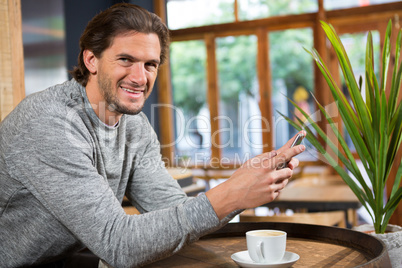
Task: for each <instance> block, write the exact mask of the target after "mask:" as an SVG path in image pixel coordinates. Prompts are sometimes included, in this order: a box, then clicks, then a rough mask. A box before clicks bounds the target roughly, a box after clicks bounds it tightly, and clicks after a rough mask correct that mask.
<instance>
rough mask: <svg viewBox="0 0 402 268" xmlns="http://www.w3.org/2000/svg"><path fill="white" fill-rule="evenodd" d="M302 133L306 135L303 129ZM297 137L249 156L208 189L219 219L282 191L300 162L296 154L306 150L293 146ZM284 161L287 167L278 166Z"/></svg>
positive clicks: (262, 201)
mask: <svg viewBox="0 0 402 268" xmlns="http://www.w3.org/2000/svg"><path fill="white" fill-rule="evenodd" d="M300 133H303V134H304V135H306V133H305V132H304V131H302V132H300ZM294 138H295V137H293V138H292V139H290V140H289V141H288V142H287V143H286V144H285V145H284V146H282V147H281V148H280V149H278V150H277V151H272V152H268V153H264V154H261V155H258V156H256V157H254V158H252V159H250V160H248V161H247V162H245V163H244V164H243V165H242V166H241V167H240V168H239V169H238V170H236V172H235V173H233V175H232V176H231V177H230V178H229V179H228V180H227V181H225V182H224V183H221V184H219V185H218V186H216V187H214V188H212V189H211V190H209V191H208V192H207V193H206V196H207V197H208V199H209V201H210V202H211V205H212V207H213V208H214V210H215V212H216V215H217V216H218V218H219V219H223V218H224V217H226V216H227V215H228V214H229V213H230V212H232V211H234V210H237V209H246V208H254V207H258V206H261V205H263V204H266V203H269V202H271V201H273V200H274V199H275V198H276V197H277V196H278V195H279V192H280V191H281V190H282V189H283V188H285V186H286V184H287V183H288V181H289V178H290V177H291V176H292V174H293V169H294V168H296V167H297V166H298V165H299V161H298V160H297V159H296V158H293V157H294V156H296V155H298V154H300V153H301V152H303V151H304V150H305V146H304V145H297V146H295V147H293V148H290V145H291V144H292V141H293V139H294ZM285 161H286V162H288V161H289V164H288V166H287V168H283V169H279V170H277V167H278V166H279V165H281V164H282V163H283V162H285Z"/></svg>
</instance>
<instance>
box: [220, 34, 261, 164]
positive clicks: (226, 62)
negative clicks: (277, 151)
mask: <svg viewBox="0 0 402 268" xmlns="http://www.w3.org/2000/svg"><path fill="white" fill-rule="evenodd" d="M216 43H217V49H216V53H217V64H218V72H219V74H218V75H219V93H220V98H219V100H220V101H219V115H220V116H219V123H220V130H219V132H220V145H219V147H220V148H221V149H222V157H225V158H227V159H228V160H232V161H234V162H237V163H238V162H244V161H243V159H242V158H244V159H248V158H249V157H250V156H254V155H257V154H260V153H262V146H263V144H262V139H261V138H262V136H261V113H260V110H259V108H258V103H259V89H258V82H257V75H256V74H257V70H256V58H257V50H256V49H257V38H256V36H254V35H250V36H236V37H234V36H229V37H222V38H217V39H216Z"/></svg>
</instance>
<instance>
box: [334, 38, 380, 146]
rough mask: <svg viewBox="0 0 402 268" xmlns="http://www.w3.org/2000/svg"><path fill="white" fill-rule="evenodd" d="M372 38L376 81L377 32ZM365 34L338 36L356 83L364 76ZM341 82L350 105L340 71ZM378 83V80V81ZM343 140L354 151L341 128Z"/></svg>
mask: <svg viewBox="0 0 402 268" xmlns="http://www.w3.org/2000/svg"><path fill="white" fill-rule="evenodd" d="M371 33H372V36H373V47H374V72H375V73H376V77H377V79H380V73H379V68H380V67H379V62H380V34H379V32H378V31H372V32H371ZM367 34H368V33H367V32H365V33H354V34H343V35H341V36H340V39H341V41H342V44H343V46H344V47H345V50H346V53H347V54H348V56H349V60H350V64H351V65H352V68H353V73H354V74H355V78H356V81H359V78H360V77H364V75H365V57H366V49H365V48H366V43H367ZM339 72H340V74H341V81H342V90H343V92H344V93H345V94H346V96H347V97H348V99H349V101H350V103H352V101H351V99H350V95H349V93H348V89H347V87H346V84H345V80H344V78H343V75H342V70H341V69H340V71H339ZM362 81H363V83H362V88H365V82H366V81H365V79H362ZM378 81H380V80H378ZM362 94H363V97H364V95H365V91H364V90H363V91H362ZM343 130H344V135H345V140H346V142H347V144H348V146H349V148H350V150H351V151H352V152H353V151H356V149H355V146H354V145H353V143H352V140H351V139H350V136H349V134H348V133H347V130H346V128H345V127H343Z"/></svg>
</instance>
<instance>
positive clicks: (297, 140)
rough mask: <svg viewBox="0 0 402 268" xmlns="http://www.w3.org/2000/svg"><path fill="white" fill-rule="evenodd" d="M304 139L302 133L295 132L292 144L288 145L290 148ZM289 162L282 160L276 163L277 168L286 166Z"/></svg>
mask: <svg viewBox="0 0 402 268" xmlns="http://www.w3.org/2000/svg"><path fill="white" fill-rule="evenodd" d="M303 139H304V135H302V134H297V136H296V138H295V139H294V140H293V142H292V145H290V148H292V147H294V146H296V145H299V144H301V142H302V140H303ZM288 164H289V162H284V163H281V164H279V165H278V167H277V169H282V168H285V167H287V166H288Z"/></svg>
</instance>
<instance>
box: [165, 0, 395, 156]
mask: <svg viewBox="0 0 402 268" xmlns="http://www.w3.org/2000/svg"><path fill="white" fill-rule="evenodd" d="M384 1H385V0H384ZM384 1H382V2H381V3H383V2H384ZM174 2H177V3H175V4H177V6H175V5H174ZM196 2H197V1H192V0H188V1H186V0H182V1H177V0H176V1H174V0H169V1H168V22H169V27H170V28H171V33H172V54H171V65H172V72H171V75H172V77H171V79H172V84H173V89H172V90H173V95H174V101H175V102H174V105H175V106H176V107H175V109H177V110H180V111H182V113H183V114H184V116H183V118H184V119H183V120H182V119H177V115H176V125H177V129H176V131H177V133H176V137H179V136H180V135H179V134H180V133H184V136H185V137H187V138H188V141H187V142H184V143H180V141H179V142H178V143H177V145H176V153H177V154H179V155H181V156H185V155H187V156H191V157H194V156H195V155H196V154H198V153H200V154H201V155H202V158H203V159H204V160H205V161H204V162H205V163H207V162H208V161H209V160H210V159H211V158H215V157H216V158H219V159H221V160H224V161H225V162H227V161H228V160H229V161H231V162H235V163H238V162H239V161H240V162H244V161H245V160H247V159H248V158H250V157H252V156H254V155H256V154H259V153H261V152H266V151H270V150H271V149H273V148H279V147H281V146H282V145H283V144H284V143H285V142H286V141H287V140H288V139H290V138H291V137H292V136H293V135H294V134H295V130H294V129H293V127H292V126H290V125H289V124H288V123H287V122H285V120H284V119H282V117H280V116H279V115H278V113H277V111H279V112H281V113H283V114H285V115H288V116H290V117H292V113H293V112H295V111H294V110H293V109H292V108H291V107H292V106H291V105H289V102H288V101H287V97H288V98H290V99H292V100H295V101H297V102H299V104H300V103H302V106H303V107H304V108H305V111H308V112H310V113H313V114H314V113H315V112H316V111H317V108H316V105H315V102H314V101H313V98H312V97H311V95H310V92H311V93H313V94H314V95H315V96H316V98H317V99H318V101H319V102H320V103H321V104H322V105H323V106H324V107H326V106H327V105H331V104H332V101H331V99H332V97H331V93H330V91H329V89H328V88H325V86H326V82H325V79H324V77H323V76H322V75H321V73H320V72H319V70H318V69H317V68H316V67H315V63H314V62H313V60H312V58H311V55H310V54H309V53H307V51H305V49H306V50H311V49H312V48H313V47H314V48H316V49H317V50H318V51H319V53H320V55H321V56H323V57H324V58H326V59H327V60H326V61H327V66H329V68H330V69H331V70H332V71H331V73H332V74H334V72H333V71H334V70H337V68H339V67H338V65H337V62H336V59H335V58H334V57H333V54H331V53H332V52H331V50H330V47H329V42H328V41H327V40H325V39H321V38H317V37H319V36H318V34H317V33H318V32H321V27H320V26H319V24H318V23H317V14H315V13H317V12H319V14H320V16H321V15H323V17H324V18H327V21H328V22H329V23H330V24H332V25H333V26H334V27H335V29H336V31H337V32H338V34H340V35H341V37H342V40H343V42H344V43H345V46H347V48H346V49H347V50H348V52H349V50H350V51H351V52H349V53H350V54H351V61H352V65H353V66H355V65H356V67H354V69H355V72H356V75H359V72H360V71H359V68H360V67H359V66H364V63H363V65H362V63H361V59H364V54H362V53H364V51H365V49H364V47H361V46H362V44H365V43H366V41H365V34H360V33H361V32H364V31H368V30H371V31H373V30H374V31H377V32H376V33H375V34H374V43H375V44H376V46H377V48H378V52H376V56H375V57H376V58H377V59H379V57H380V55H379V46H380V42H381V40H380V37H382V36H383V35H384V34H383V33H384V31H385V27H386V23H387V22H388V20H389V19H394V20H396V21H394V23H395V25H398V16H399V17H400V16H402V10H400V7H399V5H397V4H396V3H395V4H392V3H388V4H381V3H380V2H379V1H376V2H374V0H373V1H371V0H370V3H369V4H370V5H374V4H376V5H379V6H378V7H376V8H363V9H360V8H351V9H348V10H347V11H345V12H337V11H326V10H325V8H330V7H329V6H328V5H329V4H330V2H331V1H329V0H324V6H325V8H324V7H323V6H319V5H318V3H319V1H318V0H301V1H290V0H289V1H267V0H237V1H234V0H233V1H229V0H227V1H216V4H215V5H210V6H209V5H207V3H206V2H204V5H205V7H201V6H197V5H193V6H192V7H193V9H198V11H199V13H203V14H197V15H194V16H193V17H191V16H187V12H186V11H185V10H181V11H180V12H183V13H185V14H186V15H183V16H173V15H172V14H177V13H174V12H179V11H174V9H176V8H178V6H179V5H185V3H187V4H188V3H196ZM346 2H348V3H349V2H353V1H333V2H332V4H334V3H337V4H339V5H337V7H335V4H334V5H333V6H332V7H331V9H337V8H349V7H350V6H347V7H341V6H342V5H341V3H346ZM365 2H367V1H365ZM387 2H389V1H387ZM197 3H198V2H197ZM235 3H237V5H238V6H237V7H235V6H234V5H235ZM301 3H302V4H301ZM198 4H199V3H198ZM358 4H359V5H358V6H362V1H358ZM223 6H226V7H227V10H226V11H227V12H224V11H223V10H221V8H222V7H223ZM318 7H319V8H320V10H318ZM206 9H207V11H205V10H206ZM231 12H233V13H234V14H231ZM391 13H392V15H389V14H391ZM200 16H203V18H204V19H199V17H200ZM390 16H391V17H390ZM213 17H215V18H213ZM218 17H219V18H218ZM346 17H347V18H346ZM223 22H225V24H223V25H220V24H221V23H223ZM211 24H214V26H213V27H210V26H201V25H211ZM195 25H198V27H194V26H195ZM179 28H180V30H175V29H179ZM186 28H191V30H188V29H186ZM320 34H322V32H321V33H320ZM351 40H352V41H351ZM194 44H197V45H196V46H195V45H194ZM322 53H323V54H322ZM355 61H356V63H354V62H355ZM336 72H337V71H335V74H334V76H335V77H334V79H336V80H338V81H339V85H340V86H341V82H342V81H341V76H340V75H339V76H338V75H337V74H336ZM193 91H194V92H193ZM191 94H192V95H191ZM211 96H213V97H212V98H211ZM186 99H187V102H186ZM198 101H199V102H198ZM186 107H188V108H186ZM186 109H187V110H186ZM189 109H192V111H190V110H189ZM331 109H332V108H331ZM190 116H193V117H196V118H197V120H190V119H188V118H187V117H190ZM208 117H209V121H208V120H206V121H205V122H204V121H202V120H201V119H204V118H208ZM178 120H181V121H180V122H178ZM217 122H218V124H217ZM183 126H184V130H183V129H181V128H180V127H183ZM322 127H323V128H324V130H325V131H328V129H325V126H322ZM343 131H345V130H343ZM186 135H187V136H186ZM344 135H345V137H346V138H347V133H346V132H345V133H344ZM304 142H305V144H306V145H307V147H308V152H309V153H307V154H306V153H304V154H303V156H302V157H301V160H316V159H317V155H316V153H317V152H316V151H315V150H314V149H313V148H312V147H310V148H311V149H312V150H311V151H309V144H307V141H304ZM190 144H191V145H192V146H193V147H192V148H190V149H189V145H190ZM349 145H350V146H351V144H349ZM186 150H187V151H186Z"/></svg>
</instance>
